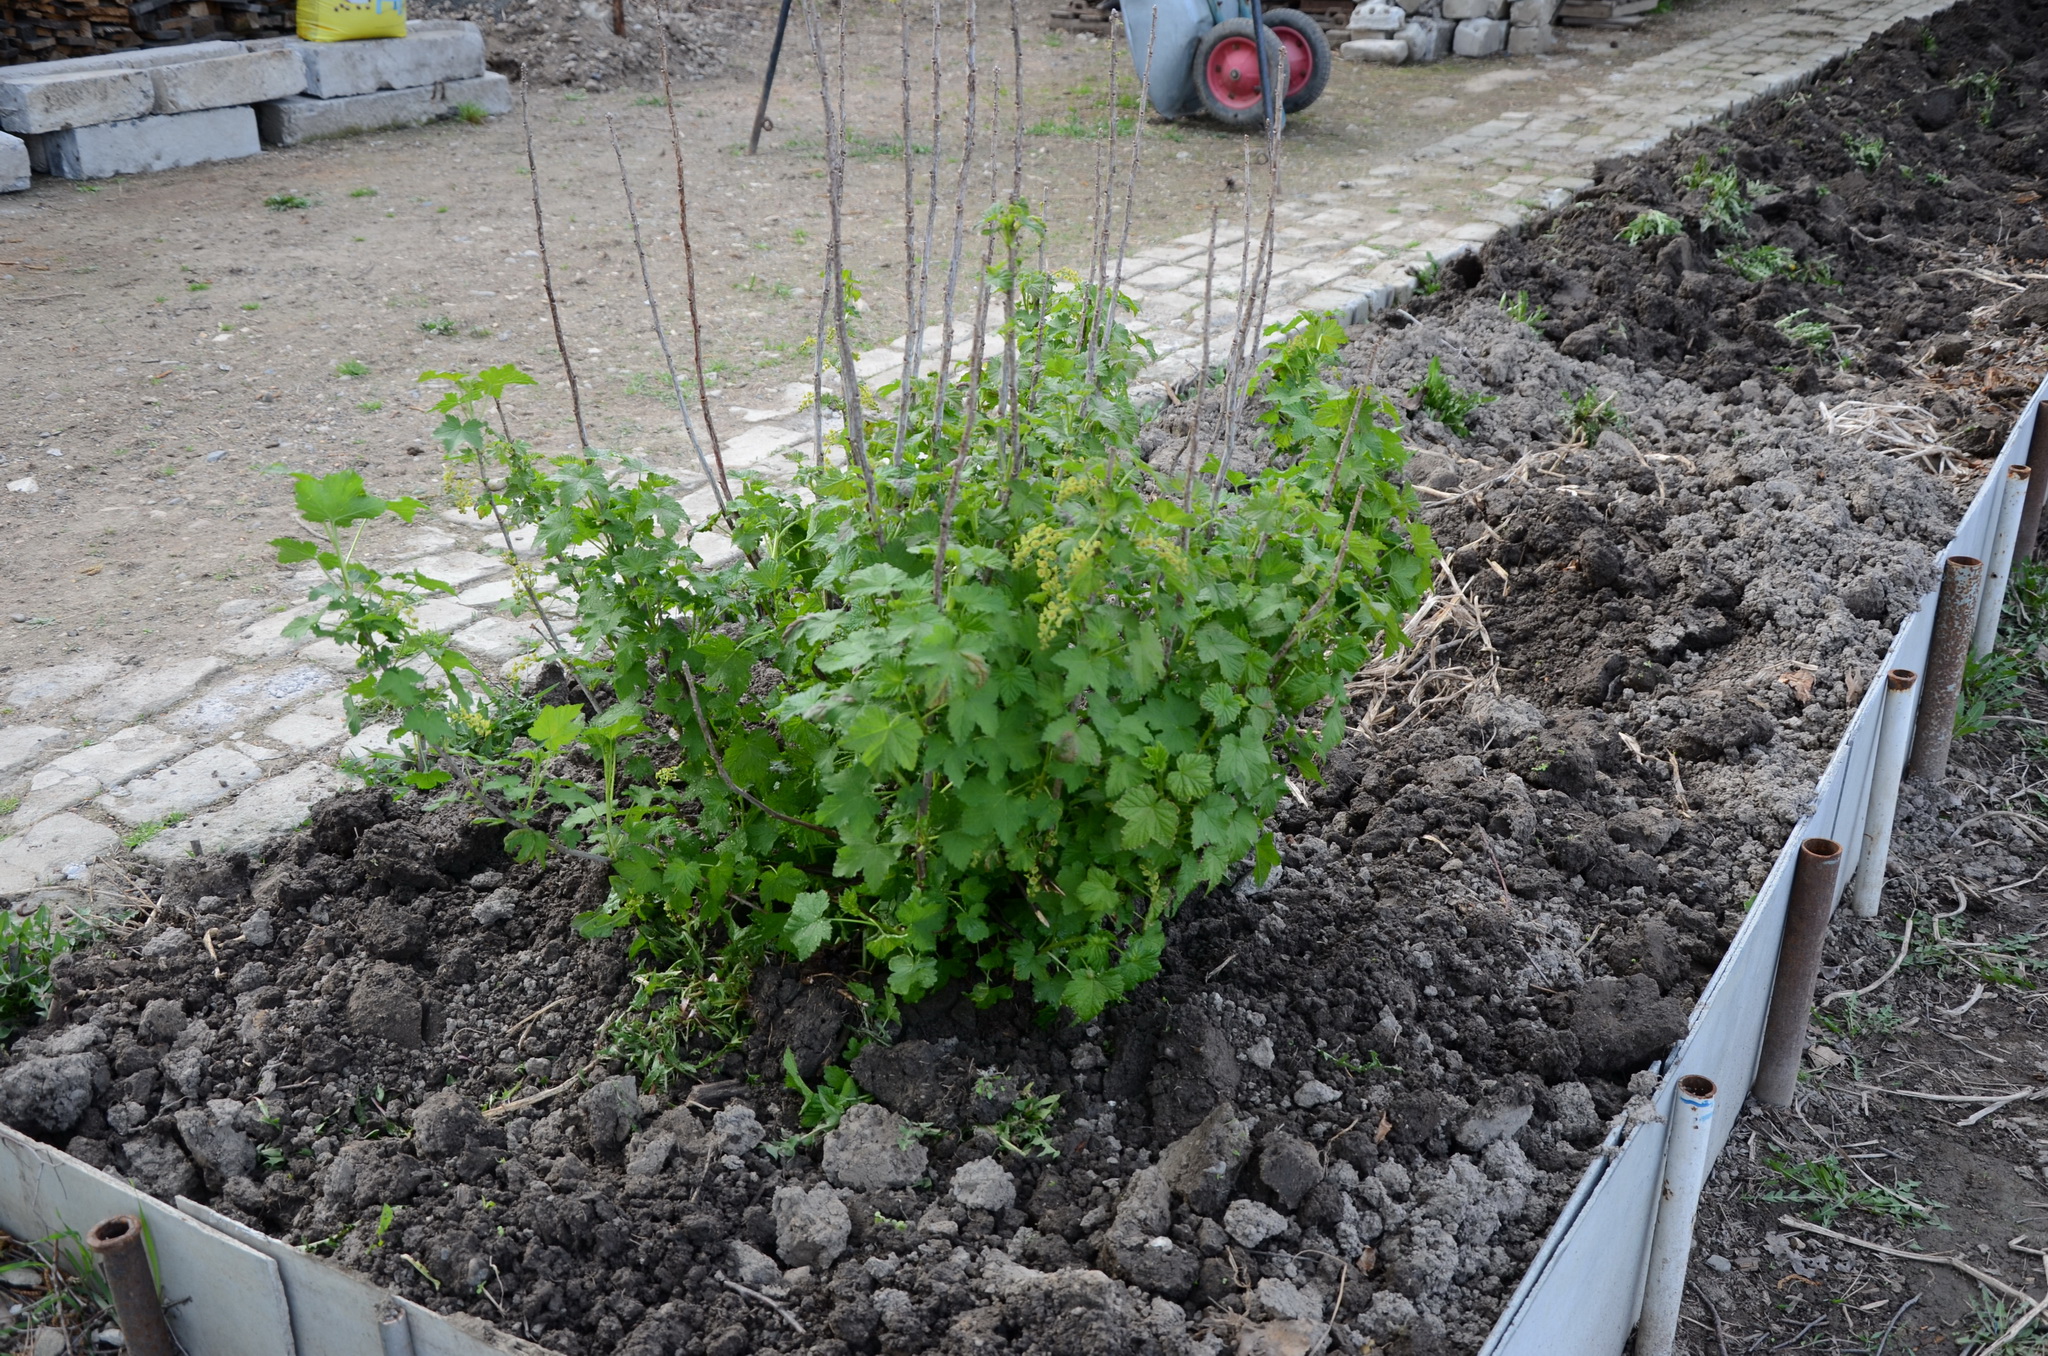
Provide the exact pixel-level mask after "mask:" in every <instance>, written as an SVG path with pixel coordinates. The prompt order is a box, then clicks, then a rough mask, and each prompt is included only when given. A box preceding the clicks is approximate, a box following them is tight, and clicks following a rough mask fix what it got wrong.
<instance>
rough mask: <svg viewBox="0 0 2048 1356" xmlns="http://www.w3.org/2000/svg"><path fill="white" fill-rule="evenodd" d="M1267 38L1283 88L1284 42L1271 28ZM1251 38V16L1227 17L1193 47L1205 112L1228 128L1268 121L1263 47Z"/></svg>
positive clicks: (1275, 73)
mask: <svg viewBox="0 0 2048 1356" xmlns="http://www.w3.org/2000/svg"><path fill="white" fill-rule="evenodd" d="M1264 38H1265V43H1266V63H1267V65H1268V66H1270V67H1271V68H1272V71H1273V81H1274V84H1276V85H1277V86H1279V88H1281V89H1282V90H1285V89H1286V88H1287V72H1288V66H1287V48H1286V45H1285V44H1284V43H1283V42H1282V40H1281V38H1280V35H1279V34H1278V33H1277V32H1275V31H1274V30H1273V29H1271V28H1268V29H1267V30H1266V32H1265V34H1264ZM1252 42H1253V38H1252V21H1251V20H1250V19H1226V20H1225V21H1224V22H1222V23H1220V24H1217V25H1216V26H1215V27H1214V28H1212V29H1210V30H1209V31H1208V32H1207V33H1205V34H1203V35H1202V40H1201V42H1200V43H1198V44H1196V47H1195V93H1196V94H1197V95H1198V96H1199V97H1200V98H1201V100H1202V108H1203V110H1204V111H1205V112H1207V113H1208V115H1209V116H1210V117H1212V118H1214V119H1216V121H1218V122H1220V123H1222V124H1224V125H1225V126H1227V127H1258V126H1261V125H1263V124H1264V122H1265V110H1264V106H1263V103H1262V101H1261V100H1260V98H1259V49H1258V48H1257V47H1255V46H1253V45H1252Z"/></svg>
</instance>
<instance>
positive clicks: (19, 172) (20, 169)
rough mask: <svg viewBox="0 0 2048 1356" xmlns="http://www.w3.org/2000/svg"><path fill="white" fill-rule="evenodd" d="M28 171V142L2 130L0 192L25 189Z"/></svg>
mask: <svg viewBox="0 0 2048 1356" xmlns="http://www.w3.org/2000/svg"><path fill="white" fill-rule="evenodd" d="M28 172H29V164H28V143H27V142H26V141H23V140H22V139H21V138H20V137H18V136H15V135H14V134H13V133H11V132H0V193H20V192H23V191H25V190H26V189H27V188H28V184H29V178H28Z"/></svg>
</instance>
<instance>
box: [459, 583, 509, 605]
mask: <svg viewBox="0 0 2048 1356" xmlns="http://www.w3.org/2000/svg"><path fill="white" fill-rule="evenodd" d="M517 592H519V585H517V584H516V583H514V582H513V581H512V580H510V579H493V580H491V581H489V582H488V583H483V584H472V585H471V586H470V587H468V588H466V589H464V590H463V591H462V592H460V593H458V594H456V595H455V601H456V602H458V603H462V604H464V605H466V606H468V607H489V606H491V604H493V603H502V602H504V601H505V600H506V599H507V598H510V597H511V596H512V595H513V594H515V593H517Z"/></svg>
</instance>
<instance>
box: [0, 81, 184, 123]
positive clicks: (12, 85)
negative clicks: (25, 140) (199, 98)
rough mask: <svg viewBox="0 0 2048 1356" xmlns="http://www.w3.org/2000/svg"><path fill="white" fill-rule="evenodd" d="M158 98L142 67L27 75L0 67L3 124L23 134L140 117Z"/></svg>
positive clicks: (0, 106)
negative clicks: (135, 69) (137, 69)
mask: <svg viewBox="0 0 2048 1356" xmlns="http://www.w3.org/2000/svg"><path fill="white" fill-rule="evenodd" d="M155 98H156V92H155V90H154V89H153V88H152V87H151V85H150V83H149V77H148V76H147V75H145V74H144V73H142V72H141V71H132V70H110V71H66V72H62V73H59V74H54V75H23V74H20V73H19V68H0V127H4V128H6V129H7V130H8V131H10V132H13V133H16V134H17V135H21V136H26V135H28V134H29V133H32V132H61V131H63V130H65V129H66V128H69V127H87V126H91V125H92V124H94V123H101V122H119V121H121V120H122V119H124V118H133V117H139V116H140V115H142V114H144V113H147V112H149V106H150V104H151V103H152V102H154V101H155Z"/></svg>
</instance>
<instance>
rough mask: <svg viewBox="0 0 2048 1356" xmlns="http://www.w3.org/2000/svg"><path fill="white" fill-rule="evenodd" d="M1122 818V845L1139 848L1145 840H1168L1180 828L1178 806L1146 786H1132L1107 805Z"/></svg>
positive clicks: (1162, 841)
mask: <svg viewBox="0 0 2048 1356" xmlns="http://www.w3.org/2000/svg"><path fill="white" fill-rule="evenodd" d="M1111 808H1113V809H1114V810H1115V811H1116V812H1117V815H1118V816H1119V817H1120V818H1122V820H1123V821H1124V831H1123V845H1124V846H1125V847H1127V848H1140V847H1144V846H1145V845H1146V844H1148V843H1162V844H1163V843H1171V842H1172V841H1173V835H1174V832H1175V831H1176V830H1177V829H1179V828H1180V810H1179V808H1178V807H1176V806H1175V805H1174V803H1173V802H1172V801H1170V800H1167V799H1166V798H1165V797H1164V796H1161V795H1160V794H1159V792H1158V791H1156V790H1154V789H1153V788H1152V787H1150V786H1134V787H1132V788H1131V789H1130V790H1128V791H1126V792H1124V794H1123V795H1122V796H1120V797H1118V798H1117V800H1116V803H1115V804H1114V805H1113V806H1112V807H1111Z"/></svg>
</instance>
